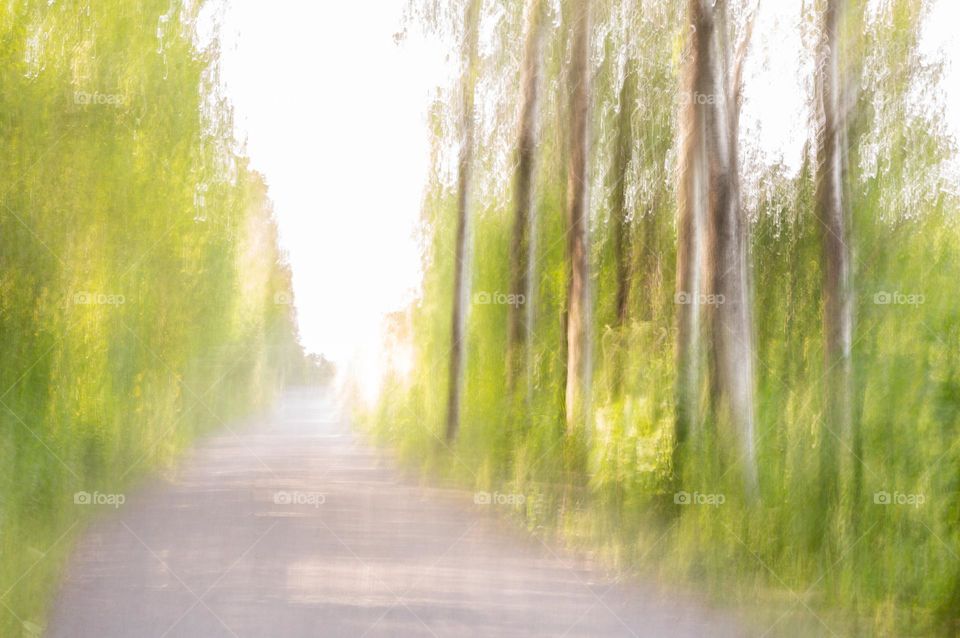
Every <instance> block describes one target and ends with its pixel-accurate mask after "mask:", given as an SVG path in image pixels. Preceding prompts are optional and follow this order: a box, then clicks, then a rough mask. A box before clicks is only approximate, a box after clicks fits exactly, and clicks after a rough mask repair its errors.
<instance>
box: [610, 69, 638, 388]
mask: <svg viewBox="0 0 960 638" xmlns="http://www.w3.org/2000/svg"><path fill="white" fill-rule="evenodd" d="M619 103H620V113H619V115H618V117H617V148H616V151H615V155H614V165H613V179H614V180H615V184H614V187H613V202H612V205H611V207H610V227H611V229H612V232H613V252H614V259H615V261H616V273H617V298H616V304H617V305H616V310H617V320H616V327H617V328H618V330H617V334H618V335H619V336H620V337H621V343H620V344H619V346H618V348H617V355H616V361H615V365H614V370H613V375H614V376H613V393H614V396H620V392H621V387H622V385H623V350H624V346H625V345H626V344H625V342H623V340H622V337H623V327H624V326H625V325H626V323H627V308H628V307H629V303H630V265H631V258H630V257H631V254H630V253H631V242H630V224H629V222H628V221H627V207H626V199H627V168H628V166H629V164H630V150H631V145H632V143H633V130H632V127H631V115H632V112H633V64H632V63H631V61H629V60H628V61H627V63H626V65H625V66H624V74H623V84H622V86H621V87H620V98H619Z"/></svg>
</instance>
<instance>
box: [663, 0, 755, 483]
mask: <svg viewBox="0 0 960 638" xmlns="http://www.w3.org/2000/svg"><path fill="white" fill-rule="evenodd" d="M689 12H690V26H691V33H692V36H691V37H692V40H691V46H690V52H689V57H688V60H687V64H688V68H687V82H686V89H687V92H686V93H684V99H685V103H686V107H685V109H684V114H683V119H684V122H683V126H684V135H685V139H684V144H683V151H682V153H683V159H682V165H681V187H680V190H681V196H680V213H679V214H680V218H679V222H678V228H679V231H678V232H679V236H680V244H679V246H678V250H677V287H678V293H677V301H678V304H679V306H680V311H679V315H680V316H679V318H678V326H679V342H678V349H677V350H678V366H679V371H678V379H679V384H680V385H679V388H678V403H677V405H678V413H677V440H678V444H681V445H682V443H683V442H684V441H685V440H686V437H687V435H688V433H689V428H690V425H691V423H692V422H693V421H694V420H695V419H697V418H698V417H697V414H698V411H699V392H700V386H701V366H700V362H701V357H702V354H703V350H702V349H701V347H700V345H701V341H702V334H701V321H702V320H703V319H705V320H706V333H707V336H708V337H709V348H708V349H707V351H706V352H707V355H708V357H709V361H710V369H709V374H710V377H709V378H710V385H709V387H710V398H711V405H712V406H713V408H714V409H713V414H714V416H715V417H717V418H719V419H721V420H722V422H724V423H728V424H729V425H730V426H731V427H732V429H733V435H734V438H735V439H736V447H737V458H738V463H739V464H741V466H742V475H743V481H744V487H745V491H746V493H747V495H748V497H753V496H755V494H756V491H757V487H758V486H757V481H758V479H757V459H756V447H755V441H754V430H755V404H754V403H755V402H754V392H755V390H754V384H755V378H754V367H753V366H754V361H753V360H754V345H753V313H752V310H751V306H750V266H749V262H748V258H749V254H748V245H749V244H748V224H747V220H746V216H745V214H744V211H743V207H742V205H741V202H740V179H739V168H738V152H737V150H738V125H739V112H740V92H741V85H742V68H743V59H744V57H745V55H746V50H747V44H748V43H749V38H750V30H751V27H752V18H751V19H748V20H747V24H746V28H745V32H744V34H743V38H742V41H741V43H740V45H739V46H738V47H737V51H736V56H735V59H734V60H733V67H732V68H731V65H730V60H731V57H732V56H731V55H730V51H729V48H728V45H727V43H728V42H729V41H730V40H731V37H730V36H731V33H730V31H732V29H730V25H729V20H728V16H727V6H726V3H725V2H720V3H717V4H713V3H710V4H708V3H706V2H704V1H703V0H690V4H689ZM701 306H703V309H701ZM701 311H703V312H701Z"/></svg>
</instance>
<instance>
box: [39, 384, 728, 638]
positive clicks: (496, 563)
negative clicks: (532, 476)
mask: <svg viewBox="0 0 960 638" xmlns="http://www.w3.org/2000/svg"><path fill="white" fill-rule="evenodd" d="M473 501H474V499H473V495H472V494H467V493H457V492H451V491H448V490H438V489H430V488H424V487H421V486H419V485H417V484H416V483H415V482H413V481H410V480H408V479H404V478H402V477H401V476H400V474H399V473H398V472H396V471H395V470H394V469H392V467H391V464H390V463H389V462H388V461H387V460H386V459H385V458H384V456H383V455H381V454H378V453H377V452H376V451H374V450H372V449H370V448H369V447H366V446H365V445H363V444H362V443H361V442H360V441H359V440H358V438H357V437H356V436H355V435H354V434H353V433H352V432H351V431H350V429H349V428H348V427H347V426H346V425H345V424H344V422H343V421H342V420H341V419H340V418H338V416H337V410H336V408H335V405H334V402H333V401H332V400H331V398H330V397H328V396H324V395H323V394H321V393H319V392H317V391H305V390H298V391H291V392H288V393H287V394H286V395H285V396H284V398H283V400H282V402H281V404H280V407H279V408H278V409H277V410H276V411H275V412H274V413H272V414H271V415H270V416H268V417H263V418H260V419H257V420H254V421H252V422H250V423H247V424H234V425H233V426H231V428H230V429H229V430H224V431H222V432H221V433H218V434H217V435H215V436H211V437H207V438H205V439H203V440H201V441H200V442H199V443H198V444H197V446H196V447H195V448H194V449H193V450H192V451H191V452H190V453H189V454H188V455H187V456H186V457H185V459H184V460H183V462H182V463H181V464H180V466H179V469H178V470H177V471H176V472H175V473H174V474H173V475H172V476H169V477H166V478H163V479H155V480H154V481H152V482H151V483H149V484H147V485H144V486H142V487H140V488H138V489H137V490H135V491H132V492H131V493H127V494H125V502H124V503H123V504H122V505H121V506H120V507H110V506H109V505H106V506H101V507H100V509H99V511H98V516H97V518H96V519H95V522H94V523H93V524H92V525H91V526H90V527H89V528H88V529H87V530H86V531H85V532H84V534H83V535H82V537H81V538H80V540H79V542H78V544H77V546H76V548H75V550H74V552H73V555H72V558H71V559H70V561H69V563H68V566H67V570H66V576H65V579H64V582H63V584H62V586H61V590H60V592H59V595H58V596H57V598H56V601H55V604H54V609H53V611H52V615H51V618H50V622H49V625H48V629H47V635H48V636H51V637H54V638H67V637H70V638H86V637H89V638H119V637H123V638H128V637H129V638H147V637H156V638H159V637H170V638H173V637H183V638H220V637H222V638H261V637H262V638H286V637H294V638H299V637H304V638H306V637H310V638H316V637H328V636H329V637H340V636H343V637H349V638H359V637H369V638H374V637H388V636H389V637H397V636H400V637H403V636H424V637H447V636H450V637H456V638H463V637H469V636H496V637H511V636H568V637H571V638H573V637H583V638H586V637H590V638H595V637H606V636H667V637H673V638H683V637H687V636H690V637H693V636H697V637H702V636H743V635H747V633H746V632H744V631H742V629H741V628H740V627H739V626H738V625H737V624H736V623H735V621H734V620H733V619H732V618H730V617H727V616H726V615H724V614H722V613H721V612H718V611H715V610H711V609H709V608H708V607H706V606H705V605H703V604H702V603H698V602H695V601H693V600H678V599H677V597H675V596H667V595H666V594H664V593H662V592H659V591H657V590H656V588H654V587H644V586H642V585H638V584H624V583H616V582H614V581H613V580H611V579H610V578H609V577H608V576H605V575H604V574H602V573H601V572H599V571H597V570H596V569H595V568H591V567H590V566H589V565H588V564H586V563H584V562H583V561H580V560H577V559H574V558H572V557H570V556H568V555H565V554H563V555H562V553H561V552H560V551H559V550H557V549H556V548H551V547H548V546H547V545H545V544H543V543H541V542H540V541H538V540H536V539H534V538H528V537H527V536H526V535H525V534H522V533H520V532H519V531H517V530H513V529H511V528H510V527H509V526H506V525H504V523H503V522H502V518H501V517H498V516H496V515H492V513H491V508H495V507H496V505H487V506H483V505H476V504H474V502H473Z"/></svg>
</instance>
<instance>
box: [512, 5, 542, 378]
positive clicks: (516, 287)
mask: <svg viewBox="0 0 960 638" xmlns="http://www.w3.org/2000/svg"><path fill="white" fill-rule="evenodd" d="M542 3H543V0H528V3H527V35H526V44H525V46H524V54H523V105H522V107H521V111H520V131H519V136H518V138H519V139H518V142H517V172H516V184H515V190H514V209H515V214H514V218H513V236H512V239H511V245H510V292H511V293H512V294H513V295H514V297H513V298H514V299H515V300H517V302H516V303H512V304H510V305H509V306H508V310H507V312H508V313H509V316H508V324H509V325H508V331H507V339H508V344H507V347H508V351H509V356H508V360H507V385H508V387H509V389H510V390H511V391H513V390H514V389H515V387H516V383H517V379H518V378H519V376H520V372H521V368H522V367H523V365H524V359H523V350H524V346H525V344H526V341H527V339H526V336H527V332H529V330H530V328H531V326H529V321H528V320H529V315H528V313H527V307H528V306H527V304H530V303H532V300H531V299H530V289H529V285H528V282H529V278H530V275H531V274H530V273H529V272H528V271H529V269H530V264H531V261H532V260H531V253H530V235H531V211H532V210H533V172H534V162H535V160H536V145H537V139H536V136H537V103H538V94H539V84H540V14H541V11H542ZM521 299H522V300H523V303H520V301H519V300H521Z"/></svg>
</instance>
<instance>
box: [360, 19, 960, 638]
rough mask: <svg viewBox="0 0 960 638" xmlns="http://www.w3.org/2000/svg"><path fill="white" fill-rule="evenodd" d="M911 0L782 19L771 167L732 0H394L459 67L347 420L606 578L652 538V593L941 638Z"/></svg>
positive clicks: (937, 69) (938, 327)
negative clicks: (904, 504) (665, 578)
mask: <svg viewBox="0 0 960 638" xmlns="http://www.w3.org/2000/svg"><path fill="white" fill-rule="evenodd" d="M929 8H930V3H927V2H922V1H920V0H889V1H887V2H880V3H875V6H874V5H872V4H870V3H867V2H865V1H862V0H818V1H817V2H808V3H802V6H799V7H798V8H797V9H798V10H797V13H796V18H797V19H796V23H795V24H793V25H792V27H791V28H792V29H794V30H795V32H796V33H797V35H798V40H799V41H800V42H801V43H802V49H801V50H798V51H797V52H796V55H797V57H798V58H799V59H801V60H802V61H803V62H804V63H803V64H802V65H801V66H800V68H801V70H805V72H806V73H807V75H806V76H805V77H803V78H799V79H798V80H799V81H800V82H801V84H802V87H803V95H804V98H805V101H806V111H807V115H806V118H807V119H806V121H805V122H804V124H805V139H806V144H805V145H804V147H803V151H802V155H801V157H799V158H798V160H799V161H798V162H797V163H798V165H799V169H798V170H792V169H790V168H788V167H787V166H786V165H785V164H784V163H782V162H781V163H774V164H762V163H757V162H756V161H755V160H753V159H752V157H753V156H754V155H755V147H754V146H752V145H751V141H750V139H749V137H747V136H745V135H744V132H743V131H742V130H741V115H740V114H741V111H742V108H743V103H744V100H745V97H744V96H745V94H749V93H750V92H751V91H763V90H764V87H759V86H753V87H751V86H750V84H749V83H750V75H749V74H748V73H746V72H745V69H746V68H748V66H749V65H750V61H751V60H750V58H751V56H760V55H761V54H762V51H761V50H760V49H759V48H758V46H757V40H758V38H759V37H762V36H763V35H764V34H763V33H761V32H758V30H757V27H756V24H757V15H758V11H761V10H763V9H762V8H758V6H757V5H756V3H753V2H735V1H724V2H703V1H702V0H688V1H687V2H684V3H674V2H665V1H660V0H634V1H633V2H613V1H606V0H558V1H548V0H526V1H525V2H509V3H495V2H482V1H481V0H464V1H463V2H459V3H439V2H432V1H430V0H424V1H419V2H412V3H411V4H410V8H409V11H408V18H407V19H408V23H409V24H411V25H415V26H416V27H418V28H421V29H422V30H423V31H424V32H426V33H428V34H430V35H431V36H434V37H438V38H440V39H442V40H443V41H444V42H446V43H447V45H448V46H449V48H450V50H451V51H456V54H454V55H453V56H452V59H454V60H455V61H457V63H458V65H459V70H460V73H459V76H458V79H457V81H456V83H455V84H454V85H452V86H450V87H447V88H445V89H442V90H441V91H439V92H438V95H437V98H436V100H435V102H434V106H433V109H432V111H431V124H432V129H433V131H434V139H433V144H434V146H433V148H434V151H433V172H432V173H431V177H430V182H429V184H428V186H427V190H426V194H425V199H424V206H423V222H422V241H423V244H424V269H423V270H424V279H423V287H422V290H421V294H420V296H419V298H418V299H417V300H416V301H415V302H414V303H413V304H412V305H411V307H410V308H409V309H408V311H407V313H406V315H405V316H406V319H405V320H404V321H405V325H404V326H403V327H402V328H398V330H399V331H400V332H402V333H403V334H404V335H405V337H406V338H407V339H408V340H409V341H410V342H412V344H413V346H414V349H415V352H416V357H415V365H414V369H413V372H412V374H410V375H404V374H401V373H400V372H397V373H395V374H393V376H392V377H391V378H390V379H389V382H388V384H387V386H386V388H387V389H386V391H385V392H384V394H383V397H382V399H381V403H380V405H379V407H378V410H377V412H376V413H375V414H374V415H372V416H371V420H370V426H371V428H373V429H374V430H375V431H376V432H378V433H379V434H380V435H381V436H383V437H384V438H385V439H386V440H389V441H390V442H392V443H393V444H395V445H396V446H397V447H398V448H399V450H400V451H401V453H402V454H403V455H406V456H408V457H409V458H411V460H413V461H415V462H417V463H419V464H421V465H422V466H423V467H425V468H426V469H427V470H430V471H436V472H440V473H441V474H444V475H447V476H451V477H454V478H459V479H460V480H463V481H466V482H468V483H473V484H475V485H477V486H478V487H483V488H486V487H487V486H490V485H497V486H498V487H499V488H500V489H501V491H503V490H504V489H507V487H512V488H513V489H514V490H515V491H518V492H523V493H525V494H526V495H527V497H528V498H527V499H526V501H525V503H526V506H525V507H524V508H521V510H522V511H518V512H517V513H518V515H520V516H521V517H522V518H523V520H524V521H525V522H526V523H527V524H529V525H530V526H531V527H544V526H546V527H547V528H549V529H556V530H558V531H560V532H562V533H564V534H566V535H569V536H572V537H573V538H575V539H579V540H580V541H582V542H584V543H586V544H589V545H591V546H593V547H596V548H601V549H602V550H604V551H605V552H606V554H607V556H608V558H609V559H610V560H612V561H614V562H618V563H619V562H623V563H626V564H635V563H637V562H642V560H641V558H640V557H641V556H645V555H646V551H647V550H648V549H649V546H650V544H651V543H652V542H653V539H657V538H661V537H662V533H663V532H665V531H666V530H668V529H671V527H672V526H675V527H674V529H673V531H672V532H671V533H670V534H668V535H667V540H666V541H663V542H664V544H665V546H666V548H667V549H666V552H665V553H666V556H667V560H664V561H663V562H662V564H658V565H657V569H663V570H665V572H667V573H669V574H670V576H671V577H673V578H680V579H685V578H694V577H695V578H697V579H698V580H701V581H703V582H705V583H706V585H707V586H708V587H710V588H712V589H713V590H714V591H717V592H719V591H724V592H725V593H726V592H728V586H729V584H730V583H729V580H730V579H731V578H732V576H731V569H733V568H731V566H732V565H739V566H742V567H743V568H744V569H743V570H742V571H737V573H738V574H741V573H742V574H745V575H738V577H737V579H739V581H742V582H738V583H737V584H738V586H741V587H744V588H748V587H749V586H750V585H755V584H756V583H765V584H768V585H769V584H770V581H771V580H772V583H773V586H783V585H786V586H787V587H791V588H792V587H797V588H802V589H805V588H806V587H811V588H813V589H815V590H816V591H817V592H818V594H819V595H820V596H821V598H820V599H818V603H817V604H818V606H819V607H818V609H820V610H821V613H824V614H835V615H836V622H837V623H839V624H838V626H843V627H845V626H846V625H849V626H850V627H853V628H854V630H858V631H867V632H869V631H876V630H885V631H890V632H899V633H903V632H905V631H906V632H907V633H909V632H914V631H917V632H920V633H922V632H924V631H931V630H936V629H938V630H943V631H949V628H950V627H953V626H954V623H955V622H956V607H955V603H956V601H958V600H960V598H958V592H960V585H958V583H960V579H958V575H960V565H958V564H957V563H958V561H957V560H956V556H955V553H956V551H957V548H958V543H960V538H958V535H957V531H956V522H957V520H956V509H955V507H956V504H957V503H958V500H957V490H956V487H955V486H956V482H955V479H954V478H950V477H951V476H952V477H955V476H956V471H957V468H958V467H960V465H958V464H957V462H958V460H960V459H958V458H957V450H956V446H955V445H954V442H955V440H956V437H955V434H956V432H957V427H958V425H960V421H958V419H960V411H958V407H960V406H958V404H957V402H956V397H957V396H960V394H958V390H960V385H958V376H957V372H958V363H960V357H958V354H960V349H958V345H960V342H958V340H957V339H958V319H960V316H958V304H957V303H956V300H955V299H952V298H951V297H950V296H949V295H945V294H938V293H937V292H936V291H941V293H942V292H943V291H946V290H948V289H949V288H950V284H949V283H948V282H949V281H950V280H951V279H950V278H951V277H953V276H955V275H956V274H957V273H958V265H960V264H958V261H957V259H956V254H957V253H956V249H957V248H958V247H960V245H958V239H960V238H958V237H957V224H956V212H957V210H958V206H957V199H956V189H955V188H951V187H950V184H951V183H954V184H955V180H956V162H955V159H956V148H955V141H954V140H953V139H952V138H951V137H950V136H949V135H948V134H947V133H946V130H947V129H946V122H947V116H948V103H947V101H946V100H945V97H944V94H943V92H942V90H941V88H940V85H939V78H940V74H941V73H942V64H941V63H940V62H937V61H936V60H929V59H927V58H925V57H924V56H923V55H922V54H921V52H920V49H919V41H920V38H921V34H922V29H923V24H924V19H925V16H926V15H927V12H928V10H929ZM501 291H503V292H507V293H508V294H507V295H505V296H504V295H501V296H500V297H498V298H501V299H504V300H505V302H503V303H491V302H490V301H489V300H490V299H493V298H495V297H491V296H490V295H491V293H497V292H501ZM478 295H486V296H485V297H483V301H481V302H479V303H478V302H477V298H478V297H477V296H478ZM896 295H899V297H897V296H896ZM911 295H912V296H911ZM908 298H912V299H914V300H915V301H917V300H920V299H921V298H922V301H919V302H918V303H910V302H902V301H900V300H903V299H908ZM441 372H442V374H441ZM694 492H697V493H709V494H722V495H723V496H724V499H723V503H724V505H723V507H720V508H696V507H686V506H685V505H686V504H687V503H685V502H683V499H682V498H680V497H679V496H678V495H681V494H689V493H694ZM888 493H889V494H893V493H900V494H903V493H907V494H913V495H917V494H922V495H924V496H925V497H926V499H925V503H926V504H925V506H924V508H922V509H921V508H913V509H912V510H909V509H905V508H898V507H887V506H885V503H884V502H883V501H884V496H883V495H884V494H888ZM532 497H536V498H532ZM931 497H933V498H931ZM717 500H719V499H714V502H716V501H717ZM914 502H916V499H914ZM708 509H713V510H714V511H707V510H708ZM861 543H862V545H861ZM877 553H879V555H880V558H879V559H876V558H875V555H876V554H877ZM872 556H873V558H872ZM840 557H843V559H842V560H839V561H838V559H839V558H840ZM918 562H919V563H920V564H927V565H929V567H930V568H931V569H933V568H934V566H935V565H939V566H940V567H941V568H939V569H936V575H932V574H931V572H926V573H924V574H923V575H921V574H919V573H917V571H916V568H917V563H918ZM941 563H942V564H941ZM943 564H945V565H948V566H949V568H948V569H946V570H944V569H942V565H943ZM764 565H766V566H770V567H771V568H772V569H773V573H774V574H775V575H776V578H773V576H772V575H771V573H770V572H768V571H765V569H764ZM735 580H736V579H735ZM732 591H743V590H742V589H740V590H737V589H736V588H734V589H733V590H732ZM916 610H920V611H919V612H917V611H916ZM915 612H916V613H915ZM918 615H919V618H920V620H919V621H918V620H917V616H918ZM840 633H843V632H842V631H841V632H840Z"/></svg>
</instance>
